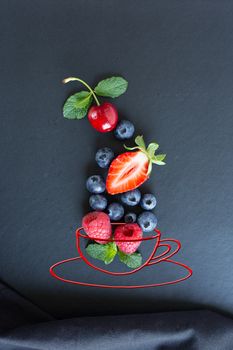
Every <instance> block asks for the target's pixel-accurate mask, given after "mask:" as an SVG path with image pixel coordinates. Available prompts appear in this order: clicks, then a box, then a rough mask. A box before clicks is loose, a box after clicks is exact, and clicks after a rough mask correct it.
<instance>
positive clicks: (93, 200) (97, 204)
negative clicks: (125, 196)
mask: <svg viewBox="0 0 233 350" xmlns="http://www.w3.org/2000/svg"><path fill="white" fill-rule="evenodd" d="M89 204H90V207H91V208H92V209H93V210H97V211H98V210H99V211H101V210H104V209H105V208H106V207H107V204H108V202H107V199H106V198H105V197H104V196H103V195H102V194H92V195H91V197H90V198H89Z"/></svg>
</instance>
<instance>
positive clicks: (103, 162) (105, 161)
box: [95, 147, 114, 168]
mask: <svg viewBox="0 0 233 350" xmlns="http://www.w3.org/2000/svg"><path fill="white" fill-rule="evenodd" d="M113 158H114V153H113V151H112V150H111V148H108V147H104V148H100V149H99V150H98V151H97V152H96V155H95V160H96V162H97V164H98V165H99V167H101V168H108V166H109V165H110V163H111V161H112V160H113Z"/></svg>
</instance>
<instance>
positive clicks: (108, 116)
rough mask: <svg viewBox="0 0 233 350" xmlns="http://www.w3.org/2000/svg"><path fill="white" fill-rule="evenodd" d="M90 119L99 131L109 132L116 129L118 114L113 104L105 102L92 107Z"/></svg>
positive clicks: (89, 114) (89, 113)
mask: <svg viewBox="0 0 233 350" xmlns="http://www.w3.org/2000/svg"><path fill="white" fill-rule="evenodd" d="M88 119H89V122H90V123H91V125H92V126H93V128H94V129H96V130H97V131H99V132H108V131H112V130H113V129H115V127H116V125H117V121H118V113H117V110H116V108H115V107H114V105H113V104H111V103H109V102H105V103H103V104H102V105H100V106H92V107H91V108H90V109H89V112H88Z"/></svg>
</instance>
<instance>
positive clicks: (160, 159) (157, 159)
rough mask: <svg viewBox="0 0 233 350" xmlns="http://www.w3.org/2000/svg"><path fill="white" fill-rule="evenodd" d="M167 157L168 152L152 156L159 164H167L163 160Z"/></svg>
mask: <svg viewBox="0 0 233 350" xmlns="http://www.w3.org/2000/svg"><path fill="white" fill-rule="evenodd" d="M165 157H166V154H157V155H156V156H154V157H152V162H153V163H154V164H157V165H165V164H166V163H165V162H163V160H164V159H165Z"/></svg>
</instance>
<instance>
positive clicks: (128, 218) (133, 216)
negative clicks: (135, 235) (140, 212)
mask: <svg viewBox="0 0 233 350" xmlns="http://www.w3.org/2000/svg"><path fill="white" fill-rule="evenodd" d="M136 219H137V215H136V214H135V213H127V214H126V215H125V222H126V223H127V224H131V223H133V222H135V221H136Z"/></svg>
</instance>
